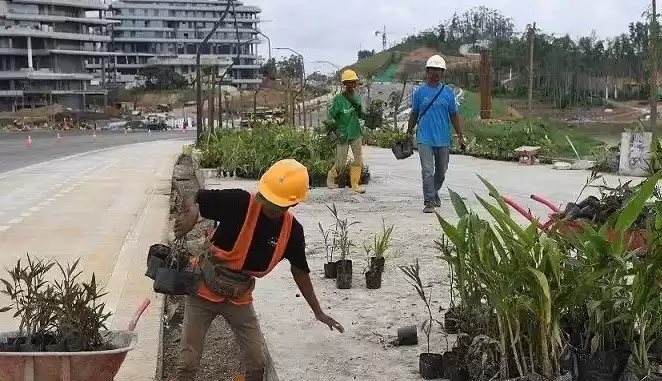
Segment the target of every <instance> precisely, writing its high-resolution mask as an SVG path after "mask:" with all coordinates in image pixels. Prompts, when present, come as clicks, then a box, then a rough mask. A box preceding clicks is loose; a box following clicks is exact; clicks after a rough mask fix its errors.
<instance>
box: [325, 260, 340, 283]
mask: <svg viewBox="0 0 662 381" xmlns="http://www.w3.org/2000/svg"><path fill="white" fill-rule="evenodd" d="M337 276H338V264H337V262H327V263H325V264H324V277H325V278H327V279H336V277H337Z"/></svg>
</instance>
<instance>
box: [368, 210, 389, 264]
mask: <svg viewBox="0 0 662 381" xmlns="http://www.w3.org/2000/svg"><path fill="white" fill-rule="evenodd" d="M394 228H395V225H391V226H388V227H387V226H386V221H384V220H383V219H382V231H381V233H379V234H372V236H371V242H370V243H365V244H364V245H363V247H364V249H365V251H366V253H368V256H374V257H375V258H384V257H385V255H384V254H385V253H386V251H387V250H388V249H389V247H390V244H391V234H393V229H394Z"/></svg>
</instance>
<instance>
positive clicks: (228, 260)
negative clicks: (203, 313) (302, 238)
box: [192, 193, 294, 304]
mask: <svg viewBox="0 0 662 381" xmlns="http://www.w3.org/2000/svg"><path fill="white" fill-rule="evenodd" d="M261 211H262V204H261V203H260V202H259V201H257V199H256V198H255V194H254V193H251V200H250V203H249V205H248V212H247V213H246V219H245V220H244V225H243V226H242V227H241V231H240V232H239V235H238V236H237V240H236V241H235V243H234V247H233V248H232V250H230V251H225V250H221V249H220V248H218V247H216V246H212V247H211V248H210V249H209V250H210V251H211V253H212V254H213V255H214V256H215V257H216V258H217V259H218V260H219V261H220V262H222V263H223V266H225V267H226V268H227V269H230V270H234V271H243V272H245V273H247V274H249V275H251V276H254V277H256V278H262V277H263V276H265V275H267V274H268V273H270V272H271V270H273V269H274V268H275V267H276V265H278V263H279V262H280V260H281V259H282V258H283V255H284V254H285V248H286V247H287V242H288V241H289V239H290V232H291V231H292V220H293V219H294V217H293V216H292V213H290V212H289V211H288V212H286V213H285V215H284V216H283V226H282V227H281V229H280V235H279V237H278V244H276V247H275V249H274V253H273V257H272V258H271V263H269V266H268V267H267V269H266V270H264V271H261V272H256V271H247V270H242V268H243V266H244V262H245V261H246V256H247V255H248V249H249V248H250V247H251V242H252V241H253V233H255V227H256V225H257V221H258V219H259V217H260V212H261ZM219 227H221V226H220V225H219V226H218V227H217V228H216V229H218V228H219ZM216 229H214V230H212V231H211V232H210V233H209V237H208V238H209V239H210V240H211V238H212V237H213V236H214V233H215V232H216ZM195 259H196V261H192V265H194V266H199V263H197V258H195ZM198 296H200V297H201V298H204V299H207V300H209V301H211V302H216V303H222V302H224V301H225V298H223V297H220V296H218V295H216V294H214V293H213V292H212V291H211V290H210V289H209V288H207V286H206V285H205V284H204V282H203V283H202V285H200V288H199V289H198ZM252 301H253V292H252V290H250V291H249V292H247V293H246V294H244V295H242V296H240V297H238V298H235V299H230V302H231V303H233V304H249V303H251V302H252Z"/></svg>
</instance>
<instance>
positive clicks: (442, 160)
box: [418, 143, 450, 204]
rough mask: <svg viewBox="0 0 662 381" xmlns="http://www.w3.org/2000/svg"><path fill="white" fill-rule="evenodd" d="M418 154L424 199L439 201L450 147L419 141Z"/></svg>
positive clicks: (431, 201) (425, 201)
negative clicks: (433, 145) (434, 145)
mask: <svg viewBox="0 0 662 381" xmlns="http://www.w3.org/2000/svg"><path fill="white" fill-rule="evenodd" d="M418 156H419V157H420V158H421V175H422V177H423V201H424V203H426V204H428V203H433V202H435V201H439V194H438V193H437V192H439V190H440V189H441V186H442V185H444V180H445V179H446V170H448V159H449V157H450V147H432V146H429V145H425V144H420V143H419V144H418Z"/></svg>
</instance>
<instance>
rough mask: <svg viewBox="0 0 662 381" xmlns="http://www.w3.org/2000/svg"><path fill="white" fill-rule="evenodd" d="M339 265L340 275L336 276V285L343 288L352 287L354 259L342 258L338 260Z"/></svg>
mask: <svg viewBox="0 0 662 381" xmlns="http://www.w3.org/2000/svg"><path fill="white" fill-rule="evenodd" d="M336 264H337V267H338V276H337V277H336V287H337V288H339V289H341V290H347V289H350V288H352V261H351V260H350V259H342V260H339V261H338V262H336Z"/></svg>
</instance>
